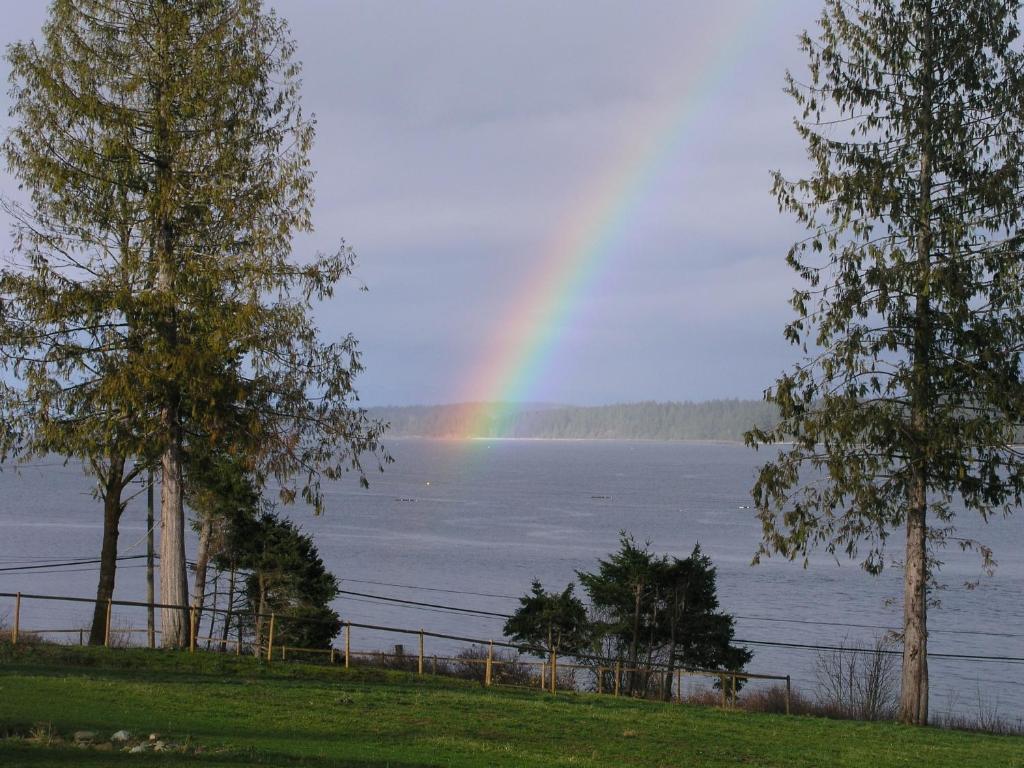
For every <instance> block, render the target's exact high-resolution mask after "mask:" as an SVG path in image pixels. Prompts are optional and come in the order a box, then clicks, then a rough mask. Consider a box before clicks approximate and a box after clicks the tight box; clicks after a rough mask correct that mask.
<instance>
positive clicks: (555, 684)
mask: <svg viewBox="0 0 1024 768" xmlns="http://www.w3.org/2000/svg"><path fill="white" fill-rule="evenodd" d="M0 598H13V599H14V616H13V622H12V627H11V632H10V642H11V643H12V644H13V645H17V644H18V643H19V641H20V640H22V635H23V634H28V633H31V634H32V635H34V636H45V635H71V636H74V635H77V636H78V642H79V644H82V645H84V644H85V636H86V634H87V632H86V630H85V629H83V628H77V629H67V628H56V629H54V628H35V629H31V630H28V629H27V628H26V627H24V626H23V625H22V603H23V602H24V601H28V600H39V601H57V602H67V603H88V604H90V605H95V604H96V600H95V599H92V598H85V597H65V596H58V595H36V594H28V593H22V592H0ZM115 606H124V607H132V608H146V609H147V610H155V609H160V608H170V609H176V610H181V611H182V612H187V613H188V616H189V642H188V652H189V653H195V652H196V651H197V649H199V644H200V643H201V642H206V643H207V650H210V649H211V648H212V649H216V647H218V646H220V647H222V648H224V647H227V646H233V651H234V653H235V654H236V655H241V654H242V653H243V652H247V653H251V654H252V655H255V656H257V657H259V658H262V659H265V660H266V661H267V662H273V661H275V660H277V659H279V660H281V661H287V660H288V659H289V658H291V659H293V660H294V659H296V657H304V656H310V655H314V656H320V657H324V658H325V660H326V661H327V662H328V663H330V664H342V665H344V667H345V668H348V667H350V666H352V665H354V664H355V663H357V662H361V663H364V664H367V663H370V664H372V663H373V662H374V661H377V662H378V664H379V665H380V666H400V667H403V668H405V667H409V668H412V667H413V661H414V662H415V663H414V671H415V672H416V674H418V675H424V674H427V669H428V665H429V666H430V667H432V670H431V672H432V673H433V674H436V673H437V670H438V664H439V663H441V664H442V665H452V664H456V665H464V666H465V667H473V666H482V668H483V669H482V675H480V677H479V679H481V682H482V683H483V684H484V685H486V686H490V685H492V684H493V683H494V681H495V676H496V670H500V669H501V667H507V666H511V665H516V666H518V667H519V668H522V669H526V670H535V671H533V672H528V674H527V675H526V676H527V678H528V679H529V680H530V681H531V682H530V684H531V685H533V686H535V687H537V688H539V689H540V690H543V691H546V692H550V693H551V694H555V693H557V691H558V690H559V688H560V687H561V688H563V689H564V688H566V687H573V688H574V687H575V686H574V684H572V681H573V680H574V679H575V674H576V673H577V672H580V671H583V672H586V673H588V674H593V675H594V678H595V680H596V684H595V686H594V690H595V692H596V693H598V694H610V695H614V696H620V695H622V692H623V689H624V687H626V686H624V685H623V681H625V680H627V679H630V678H635V677H639V678H642V679H643V680H644V681H645V683H644V689H645V690H646V689H647V688H648V687H649V685H648V683H649V681H650V680H657V681H659V687H658V690H660V691H663V692H665V695H666V696H667V697H668V698H669V699H675V700H676V701H682V700H683V682H684V680H685V679H686V678H710V679H714V680H717V681H718V684H719V686H720V689H721V690H720V694H721V705H722V706H723V707H727V706H730V705H732V706H735V704H736V694H737V688H738V685H739V684H741V683H743V682H746V681H749V680H765V681H777V682H780V683H782V682H784V683H785V711H786V714H789V712H790V696H791V692H792V684H791V679H790V676H789V675H768V674H759V673H753V672H740V671H730V670H711V669H694V668H674V669H670V668H668V667H666V666H664V665H650V666H641V667H628V666H625V665H623V664H622V663H621V662H619V661H616V662H609V660H608V659H604V658H600V657H596V656H577V655H574V656H573V657H572V658H574V659H576V662H575V663H572V662H566V661H564V660H561V659H559V658H558V656H557V654H556V653H554V652H548V651H546V650H544V649H540V648H531V647H528V646H523V645H517V644H513V643H507V642H502V641H495V640H481V639H479V638H471V637H463V636H459V635H450V634H445V633H441V632H432V631H428V630H426V629H422V628H421V629H409V628H406V627H388V626H382V625H378V624H360V623H357V622H351V621H345V622H342V643H343V644H342V647H341V648H335V647H331V648H300V647H295V646H288V645H285V644H282V643H277V644H275V630H276V629H277V627H278V626H279V623H280V622H281V621H294V622H303V621H312V619H308V618H304V617H293V616H277V615H276V614H274V613H270V614H266V615H261V614H246V616H248V617H249V618H252V619H253V620H260V619H262V620H265V621H268V622H269V626H268V632H267V638H266V644H265V645H264V644H262V643H261V644H260V645H259V646H257V645H256V644H254V643H244V642H243V641H242V640H241V639H240V638H239V639H235V640H232V639H230V638H224V637H212V636H211V637H199V636H198V632H197V630H198V627H197V615H198V614H199V611H198V609H197V608H196V607H195V606H188V605H185V606H182V605H167V604H164V603H147V602H138V601H132V600H108V601H107V605H106V614H105V626H104V645H105V646H107V647H111V645H113V644H114V639H115V635H116V636H125V635H126V636H128V638H129V640H130V638H131V636H133V635H147V641H148V642H147V645H148V646H149V647H150V648H153V647H155V645H156V636H158V635H160V634H161V632H160V630H158V629H156V630H151V629H134V628H132V627H130V626H129V627H118V628H116V629H115V628H114V627H113V625H112V620H113V613H114V607H115ZM202 613H204V614H216V613H220V614H231V613H234V614H235V615H236V616H237V615H238V614H237V612H231V611H228V610H226V609H214V608H204V609H203V610H202ZM353 629H359V630H367V631H371V632H388V633H392V634H397V635H408V636H412V637H415V638H416V639H417V640H418V643H417V646H418V648H417V653H416V654H415V655H412V654H406V653H405V652H404V647H403V646H396V647H395V652H393V653H385V652H383V651H380V650H376V651H365V650H363V651H360V650H356V649H355V648H354V646H353V644H352V630H353ZM427 638H434V639H440V640H448V641H455V642H460V643H469V644H471V646H472V647H473V648H475V649H479V650H481V652H482V651H483V649H486V654H485V655H481V657H479V658H475V657H470V656H466V655H462V656H439V655H430V656H428V655H427V653H426V640H427ZM128 644H129V645H130V644H131V643H130V642H129V643H128ZM495 648H498V649H502V648H503V649H508V650H512V651H514V652H516V653H517V654H519V653H523V652H528V653H533V654H535V655H543V656H546V658H542V659H541V660H535V659H522V658H517V659H515V660H509V659H499V658H496V657H495ZM580 662H583V663H580ZM606 678H608V681H607V683H606Z"/></svg>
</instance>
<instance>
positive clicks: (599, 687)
mask: <svg viewBox="0 0 1024 768" xmlns="http://www.w3.org/2000/svg"><path fill="white" fill-rule="evenodd" d="M602 682H603V681H602V680H601V668H600V667H598V668H597V692H598V693H599V694H600V693H604V691H602V690H601V688H602Z"/></svg>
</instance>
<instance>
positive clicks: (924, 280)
mask: <svg viewBox="0 0 1024 768" xmlns="http://www.w3.org/2000/svg"><path fill="white" fill-rule="evenodd" d="M923 24H924V29H923V32H922V36H923V38H924V40H923V44H922V46H921V49H922V50H921V67H922V72H923V73H924V84H923V86H922V106H921V125H920V131H921V150H920V185H921V188H920V193H919V198H918V212H917V237H916V242H915V250H916V252H917V253H916V256H917V267H918V268H917V280H918V283H917V285H916V286H915V288H916V306H915V314H914V342H913V349H912V355H913V358H912V361H911V382H910V386H909V395H910V433H911V435H912V449H911V452H910V466H909V468H908V469H909V473H910V478H909V480H910V482H909V487H908V489H907V548H906V555H905V558H904V573H903V670H902V673H901V677H900V709H899V719H900V721H901V722H904V723H909V724H912V725H927V723H928V627H927V612H928V553H927V533H928V525H927V512H928V476H929V461H930V458H929V457H930V455H931V452H930V450H929V440H930V438H929V435H928V416H929V413H930V411H931V408H932V402H933V397H932V384H931V377H930V372H931V352H932V349H933V347H934V346H935V338H934V336H935V331H934V328H933V326H932V320H931V304H930V299H929V296H930V282H931V251H932V242H933V238H932V223H931V217H932V154H931V148H932V141H933V138H932V93H933V91H934V71H933V68H934V64H933V61H932V59H933V57H932V34H933V32H932V20H931V10H929V13H928V15H927V16H926V18H925V19H924V22H923Z"/></svg>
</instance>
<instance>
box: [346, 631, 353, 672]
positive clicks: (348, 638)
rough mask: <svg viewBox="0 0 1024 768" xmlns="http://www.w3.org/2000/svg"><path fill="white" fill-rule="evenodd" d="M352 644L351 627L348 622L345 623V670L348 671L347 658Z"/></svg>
mask: <svg viewBox="0 0 1024 768" xmlns="http://www.w3.org/2000/svg"><path fill="white" fill-rule="evenodd" d="M351 643H352V625H351V624H350V623H349V622H347V621H346V622H345V669H348V656H349V649H350V648H351Z"/></svg>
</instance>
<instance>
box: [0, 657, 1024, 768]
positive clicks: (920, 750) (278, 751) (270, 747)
mask: <svg viewBox="0 0 1024 768" xmlns="http://www.w3.org/2000/svg"><path fill="white" fill-rule="evenodd" d="M44 723H49V724H52V727H53V728H54V729H56V730H57V731H58V732H59V733H61V734H64V735H68V734H71V733H72V732H73V731H76V730H92V731H96V732H98V733H100V734H104V735H105V736H109V735H110V734H111V733H112V732H113V731H115V730H118V729H127V730H130V731H132V732H135V733H142V734H148V733H150V732H152V731H156V732H159V733H160V734H161V735H162V736H164V737H167V738H169V739H172V740H174V741H177V742H184V741H186V740H188V742H189V743H190V744H192V745H197V746H199V747H200V748H201V749H202V750H203V751H202V752H201V753H199V754H167V753H163V754H154V753H147V754H142V755H130V754H126V753H109V752H97V751H93V750H86V749H80V748H75V747H69V746H59V747H52V746H51V747H43V746H38V745H37V744H34V743H30V742H28V741H26V740H24V739H20V738H6V739H3V740H0V765H2V766H33V767H36V766H38V767H40V768H41V767H42V766H56V765H72V764H73V765H82V766H121V765H173V766H249V765H280V766H292V765H297V766H366V767H367V768H385V767H386V766H387V767H390V768H413V766H417V767H419V766H490V765H494V766H523V767H526V766H561V765H566V766H726V765H728V766H736V765H748V766H749V765H754V766H776V765H777V766H903V765H906V766H915V767H919V768H923V767H925V766H957V767H958V768H967V766H984V767H985V768H999V767H1001V766H1021V767H1024V739H1022V738H1017V737H997V736H982V735H974V734H966V733H958V732H949V731H939V730H934V729H915V728H908V727H902V726H897V725H892V724H868V723H852V722H835V721H828V720H821V719H813V718H805V717H792V718H787V717H783V716H776V715H750V714H743V713H739V712H727V711H720V710H715V709H705V708H699V707H689V706H680V705H675V704H657V703H649V702H639V701H630V700H625V699H614V698H612V697H607V696H605V697H598V696H594V695H575V694H559V695H558V696H557V697H552V696H550V695H543V694H540V693H539V692H536V691H520V690H510V689H488V690H484V689H482V688H481V687H479V686H477V685H476V684H469V683H460V682H458V681H450V680H442V679H432V678H429V677H427V678H422V679H418V678H416V677H415V676H413V675H408V674H405V673H391V672H380V671H374V670H364V669H356V670H351V671H348V672H346V671H345V670H342V669H337V668H326V667H315V666H306V665H300V664H292V663H288V664H282V663H277V664H275V665H274V666H273V667H272V668H268V667H267V666H266V665H264V664H261V663H259V662H257V661H255V660H253V659H247V658H246V659H236V658H234V657H231V656H227V657H222V656H215V655H205V654H197V655H196V656H195V657H190V656H188V655H187V654H180V653H164V652H156V651H150V652H146V651H104V650H102V649H54V648H46V647H41V646H37V647H35V648H32V647H28V648H19V649H17V651H13V650H12V649H11V648H10V646H6V645H5V646H3V647H2V648H0V735H4V734H12V735H17V734H25V733H28V732H29V731H30V730H32V729H33V727H36V728H38V726H39V724H44Z"/></svg>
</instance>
